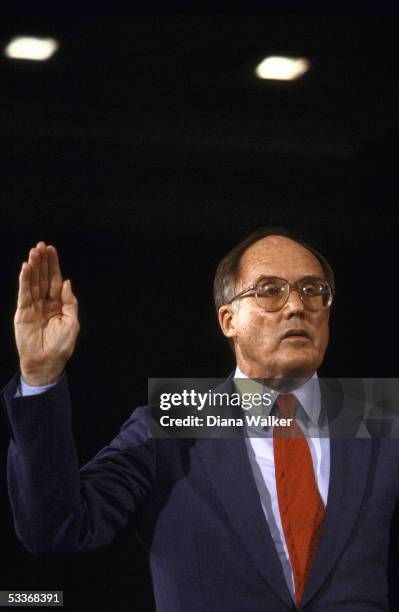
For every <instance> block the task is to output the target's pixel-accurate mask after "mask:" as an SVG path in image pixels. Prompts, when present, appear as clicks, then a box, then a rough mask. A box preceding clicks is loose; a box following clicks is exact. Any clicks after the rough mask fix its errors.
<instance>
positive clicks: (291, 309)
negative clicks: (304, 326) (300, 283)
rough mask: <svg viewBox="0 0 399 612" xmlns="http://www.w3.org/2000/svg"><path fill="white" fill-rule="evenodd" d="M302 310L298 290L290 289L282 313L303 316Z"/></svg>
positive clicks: (290, 315)
mask: <svg viewBox="0 0 399 612" xmlns="http://www.w3.org/2000/svg"><path fill="white" fill-rule="evenodd" d="M304 312H305V306H304V304H303V302H302V300H301V297H300V295H299V292H298V290H297V289H291V291H290V294H289V296H288V300H287V301H286V303H285V305H284V313H285V314H286V316H287V317H292V316H296V315H299V316H303V315H304Z"/></svg>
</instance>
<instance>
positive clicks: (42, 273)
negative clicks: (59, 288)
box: [36, 242, 49, 299]
mask: <svg viewBox="0 0 399 612" xmlns="http://www.w3.org/2000/svg"><path fill="white" fill-rule="evenodd" d="M36 249H37V250H38V251H39V253H40V269H39V289H40V297H41V298H42V299H44V298H46V297H47V294H48V286H49V283H48V255H47V248H46V244H45V243H44V242H38V243H37V245H36Z"/></svg>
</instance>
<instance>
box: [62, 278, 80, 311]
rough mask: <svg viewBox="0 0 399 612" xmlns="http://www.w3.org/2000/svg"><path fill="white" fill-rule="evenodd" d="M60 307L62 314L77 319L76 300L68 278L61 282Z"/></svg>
mask: <svg viewBox="0 0 399 612" xmlns="http://www.w3.org/2000/svg"><path fill="white" fill-rule="evenodd" d="M61 308H62V314H63V315H66V316H67V317H71V318H73V319H76V320H77V319H78V300H77V299H76V296H75V295H74V293H73V291H72V286H71V281H70V280H66V281H64V282H63V284H62V291H61Z"/></svg>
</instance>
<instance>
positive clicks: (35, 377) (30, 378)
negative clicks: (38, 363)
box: [21, 366, 62, 387]
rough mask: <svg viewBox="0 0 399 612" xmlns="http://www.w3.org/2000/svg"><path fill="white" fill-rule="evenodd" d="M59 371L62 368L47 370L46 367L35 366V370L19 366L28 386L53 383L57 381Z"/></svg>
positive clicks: (44, 385)
mask: <svg viewBox="0 0 399 612" xmlns="http://www.w3.org/2000/svg"><path fill="white" fill-rule="evenodd" d="M61 373H62V369H61V370H60V369H57V370H53V369H51V370H48V369H46V368H36V369H35V370H27V369H26V368H23V367H22V366H21V376H22V379H23V381H24V382H25V383H26V384H27V385H28V386H29V387H46V386H47V385H53V384H55V383H56V382H57V381H58V379H59V377H60V374H61Z"/></svg>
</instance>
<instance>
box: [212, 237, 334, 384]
mask: <svg viewBox="0 0 399 612" xmlns="http://www.w3.org/2000/svg"><path fill="white" fill-rule="evenodd" d="M260 276H278V277H280V278H284V279H286V280H288V281H289V282H290V283H294V282H296V281H298V280H300V279H301V278H303V277H305V276H317V277H319V278H325V275H324V272H323V268H322V267H321V264H320V262H319V261H318V260H317V259H316V257H315V256H314V255H313V254H312V253H311V252H310V251H308V250H307V249H305V248H304V247H302V246H301V245H299V244H298V243H296V242H294V241H293V240H290V239H288V238H285V237H283V236H267V237H266V238H263V239H261V240H259V241H258V242H255V243H254V244H253V245H251V246H250V247H249V248H248V249H247V250H246V251H245V252H244V254H243V256H242V257H241V261H240V266H239V270H238V278H239V282H238V284H237V287H236V293H238V292H239V291H241V290H242V289H245V288H246V287H248V286H249V285H251V284H252V283H254V282H255V281H256V280H257V279H258V278H259V277H260ZM250 293H251V292H250ZM329 315H330V309H329V308H326V309H324V310H320V311H317V312H313V311H310V310H307V309H306V308H305V306H304V304H303V303H302V301H301V299H300V297H299V294H298V292H297V291H295V290H292V291H291V293H290V296H289V298H288V301H287V302H286V304H285V305H284V306H283V308H282V309H281V310H278V311H276V312H267V311H265V310H264V309H262V308H261V307H260V306H259V305H258V303H257V301H256V299H255V297H254V296H252V295H251V296H248V295H247V294H245V297H242V298H240V299H238V300H236V301H235V302H233V303H232V304H230V305H228V306H222V307H221V308H220V310H219V321H220V324H221V327H222V329H223V332H224V333H225V335H226V336H228V337H230V338H232V339H233V342H234V347H235V353H236V359H237V365H238V367H239V368H240V370H241V371H242V372H243V373H244V374H246V375H247V376H249V377H251V378H288V377H289V378H310V377H311V376H312V375H313V373H314V372H315V371H316V370H317V368H318V367H319V366H320V364H321V362H322V361H323V357H324V353H325V351H326V348H327V344H328V320H329ZM289 330H294V331H295V330H297V331H298V334H301V333H303V334H304V335H291V336H290V337H286V336H285V334H286V333H287V332H288V331H289Z"/></svg>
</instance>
